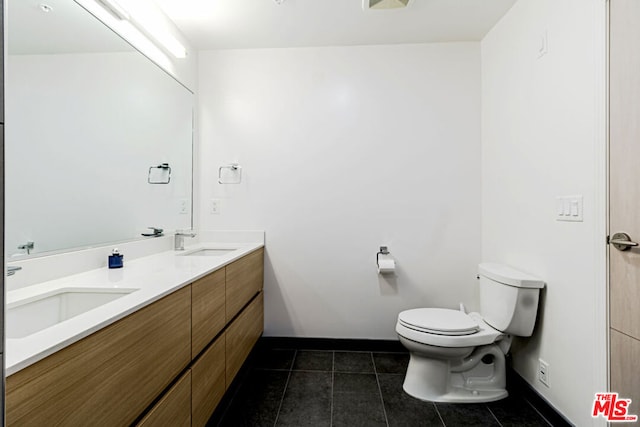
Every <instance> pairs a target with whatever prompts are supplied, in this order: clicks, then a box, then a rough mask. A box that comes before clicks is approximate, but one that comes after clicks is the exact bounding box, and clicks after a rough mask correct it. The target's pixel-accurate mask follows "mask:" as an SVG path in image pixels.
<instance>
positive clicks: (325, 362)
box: [293, 350, 333, 372]
mask: <svg viewBox="0 0 640 427" xmlns="http://www.w3.org/2000/svg"><path fill="white" fill-rule="evenodd" d="M293 369H294V370H296V371H329V372H330V371H332V370H333V352H332V351H309V350H300V351H298V352H297V354H296V359H295V361H294V362H293Z"/></svg>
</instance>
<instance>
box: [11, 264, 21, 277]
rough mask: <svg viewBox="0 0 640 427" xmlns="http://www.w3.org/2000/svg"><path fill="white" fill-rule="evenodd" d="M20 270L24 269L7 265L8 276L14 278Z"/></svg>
mask: <svg viewBox="0 0 640 427" xmlns="http://www.w3.org/2000/svg"><path fill="white" fill-rule="evenodd" d="M18 270H22V267H18V266H17V265H7V276H13V275H14V274H16V271H18Z"/></svg>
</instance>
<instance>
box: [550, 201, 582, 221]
mask: <svg viewBox="0 0 640 427" xmlns="http://www.w3.org/2000/svg"><path fill="white" fill-rule="evenodd" d="M556 221H572V222H582V221H584V219H583V203H582V196H558V197H556Z"/></svg>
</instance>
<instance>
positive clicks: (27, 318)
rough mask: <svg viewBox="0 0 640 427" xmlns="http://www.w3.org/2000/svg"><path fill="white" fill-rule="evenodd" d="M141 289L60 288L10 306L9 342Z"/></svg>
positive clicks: (8, 316) (8, 310)
mask: <svg viewBox="0 0 640 427" xmlns="http://www.w3.org/2000/svg"><path fill="white" fill-rule="evenodd" d="M137 290H138V289H124V288H122V289H114V288H61V289H56V290H54V291H51V292H47V293H44V294H42V295H38V296H36V297H31V298H25V299H23V300H20V301H15V302H12V303H10V304H7V312H6V319H7V330H6V333H7V338H9V339H15V338H24V337H26V336H28V335H31V334H34V333H36V332H39V331H41V330H43V329H46V328H49V327H51V326H54V325H57V324H58V323H61V322H64V321H65V320H68V319H71V318H72V317H75V316H78V315H80V314H82V313H86V312H87V311H89V310H93V309H94V308H97V307H100V306H102V305H105V304H107V303H109V302H111V301H114V300H117V299H118V298H122V297H123V296H125V295H129V294H130V293H132V292H135V291H137Z"/></svg>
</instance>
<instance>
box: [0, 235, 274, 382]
mask: <svg viewBox="0 0 640 427" xmlns="http://www.w3.org/2000/svg"><path fill="white" fill-rule="evenodd" d="M263 246H264V245H263V244H262V243H198V244H196V245H192V246H187V247H186V248H185V251H166V252H161V253H158V254H155V255H150V256H146V257H143V258H138V259H135V260H131V261H127V254H126V253H124V267H123V268H120V269H108V268H106V267H105V268H100V269H96V270H91V271H87V272H84V273H80V274H75V275H72V276H68V277H63V278H60V279H56V280H51V281H48V282H43V283H39V284H36V285H32V286H28V287H25V288H21V289H16V290H13V291H9V292H7V296H6V298H7V300H6V304H7V307H11V305H12V303H13V304H15V303H16V302H17V301H22V300H24V299H27V298H33V297H35V296H37V295H42V294H45V293H49V292H52V291H55V290H57V289H61V288H64V289H69V288H82V289H87V288H110V289H131V288H134V289H138V290H136V291H134V292H132V293H130V294H128V295H125V296H122V297H120V298H118V299H116V300H114V301H111V302H109V303H107V304H104V305H102V306H99V307H97V308H95V309H92V310H90V311H87V312H85V313H82V314H79V315H77V316H75V317H72V318H70V319H68V320H65V321H63V322H61V323H58V324H56V325H54V326H51V327H49V328H46V329H43V330H41V331H39V332H35V333H33V334H31V335H27V336H26V337H24V338H19V339H7V340H6V344H5V369H6V375H11V374H14V373H16V372H18V371H20V370H21V369H24V368H26V367H27V366H29V365H32V364H33V363H35V362H37V361H39V360H41V359H44V358H45V357H47V356H49V355H50V354H53V353H55V352H56V351H58V350H61V349H63V348H65V347H67V346H69V345H71V344H73V343H74V342H76V341H79V340H81V339H82V338H84V337H86V336H88V335H90V334H92V333H94V332H96V331H98V330H99V329H102V328H104V327H105V326H107V325H110V324H112V323H114V322H116V321H118V320H120V319H122V318H124V317H125V316H127V315H129V314H131V313H133V312H134V311H136V310H139V309H140V308H142V307H145V306H147V305H149V304H151V303H152V302H154V301H157V300H159V299H160V298H162V297H164V296H166V295H168V294H170V293H172V292H174V291H176V290H178V289H180V288H182V287H184V286H186V285H188V284H190V283H192V282H193V281H195V280H197V279H199V278H201V277H203V276H205V275H207V274H209V273H211V272H212V271H215V270H218V269H220V268H222V267H224V266H225V265H227V264H229V263H231V262H233V261H235V260H237V259H238V258H241V257H243V256H244V255H246V254H248V253H250V252H252V251H254V250H256V249H258V248H261V247H263ZM202 248H210V249H216V248H219V249H236V250H234V251H232V252H229V253H226V254H223V255H217V256H188V255H189V254H190V253H191V252H195V251H197V250H199V249H202ZM6 328H7V329H10V328H11V325H10V324H9V321H8V324H7V325H6Z"/></svg>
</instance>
